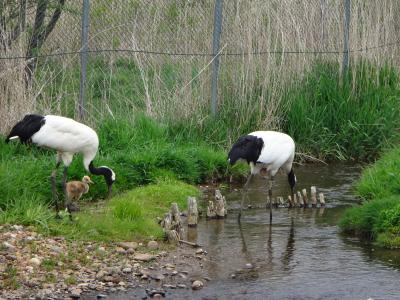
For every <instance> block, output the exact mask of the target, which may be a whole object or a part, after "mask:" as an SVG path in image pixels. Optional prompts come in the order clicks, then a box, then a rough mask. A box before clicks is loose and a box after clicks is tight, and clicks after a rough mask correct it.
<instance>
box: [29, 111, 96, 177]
mask: <svg viewBox="0 0 400 300" xmlns="http://www.w3.org/2000/svg"><path fill="white" fill-rule="evenodd" d="M44 118H45V124H44V125H43V126H42V127H41V128H40V130H39V131H38V132H36V133H35V134H34V135H32V142H33V143H35V144H37V145H38V146H41V147H46V148H50V149H54V150H57V151H58V154H59V156H60V158H61V159H62V161H63V163H64V165H66V166H69V165H70V164H71V162H72V159H73V156H74V154H75V153H82V154H83V164H84V166H85V169H86V170H87V171H89V164H90V162H91V161H92V160H93V159H94V158H95V156H96V153H97V149H98V147H99V138H98V136H97V133H96V132H95V131H94V130H93V129H92V128H90V127H89V126H86V125H85V124H82V123H79V122H77V121H75V120H73V119H70V118H65V117H60V116H53V115H46V116H45V117H44Z"/></svg>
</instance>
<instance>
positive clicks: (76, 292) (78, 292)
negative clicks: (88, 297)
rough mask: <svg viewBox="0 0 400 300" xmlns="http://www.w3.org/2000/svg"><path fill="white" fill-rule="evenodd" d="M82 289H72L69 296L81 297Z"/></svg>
mask: <svg viewBox="0 0 400 300" xmlns="http://www.w3.org/2000/svg"><path fill="white" fill-rule="evenodd" d="M81 294H82V290H81V289H72V290H71V298H73V299H79V298H80V297H81Z"/></svg>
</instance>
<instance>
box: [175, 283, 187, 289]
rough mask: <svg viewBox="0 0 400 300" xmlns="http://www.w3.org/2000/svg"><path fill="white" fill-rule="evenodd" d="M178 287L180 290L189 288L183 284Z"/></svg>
mask: <svg viewBox="0 0 400 300" xmlns="http://www.w3.org/2000/svg"><path fill="white" fill-rule="evenodd" d="M176 287H177V288H180V289H186V288H187V286H186V284H183V283H180V284H177V285H176Z"/></svg>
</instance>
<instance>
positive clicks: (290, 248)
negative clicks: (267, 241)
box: [282, 218, 294, 271]
mask: <svg viewBox="0 0 400 300" xmlns="http://www.w3.org/2000/svg"><path fill="white" fill-rule="evenodd" d="M293 253H294V221H293V218H292V219H291V223H290V230H289V235H288V239H287V243H286V249H285V252H284V253H283V256H282V264H283V270H285V271H289V270H290V269H291V268H292V267H290V263H291V261H292V258H293Z"/></svg>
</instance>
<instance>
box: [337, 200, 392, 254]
mask: <svg viewBox="0 0 400 300" xmlns="http://www.w3.org/2000/svg"><path fill="white" fill-rule="evenodd" d="M339 225H340V227H341V228H342V230H343V231H344V232H345V233H349V234H354V235H359V236H361V237H364V238H368V239H371V240H374V241H375V243H376V244H377V245H379V246H382V247H387V248H400V196H392V197H389V198H380V199H376V200H373V201H369V202H366V203H364V204H363V205H362V206H359V207H353V208H351V209H348V210H346V212H345V214H344V216H343V217H342V219H341V221H340V224H339Z"/></svg>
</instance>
